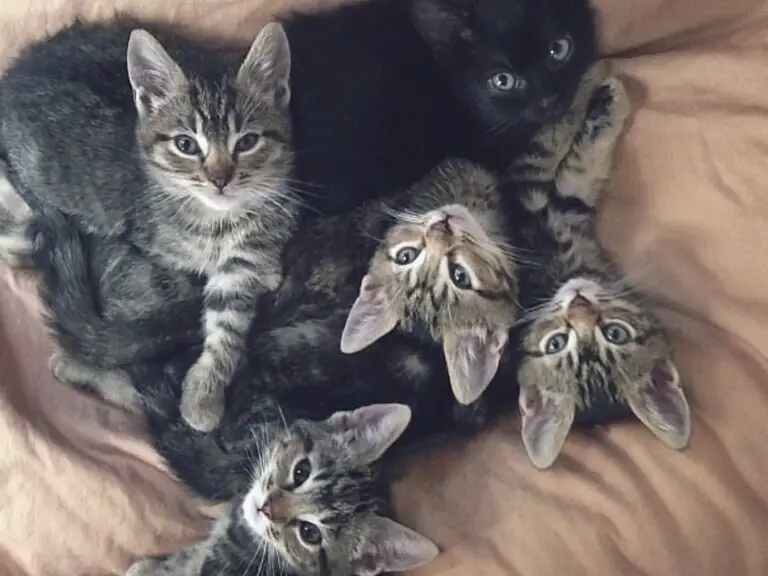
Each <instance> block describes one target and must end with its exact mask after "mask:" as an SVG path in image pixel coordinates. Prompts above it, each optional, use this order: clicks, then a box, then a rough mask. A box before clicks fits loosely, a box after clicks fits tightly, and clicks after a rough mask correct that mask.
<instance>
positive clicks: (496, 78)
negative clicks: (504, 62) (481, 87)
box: [488, 72, 528, 92]
mask: <svg viewBox="0 0 768 576" xmlns="http://www.w3.org/2000/svg"><path fill="white" fill-rule="evenodd" d="M488 86H490V87H491V89H492V90H495V91H496V92H512V91H515V90H525V89H526V88H527V87H528V82H526V80H525V78H522V77H520V76H517V75H516V74H512V73H511V72H497V73H496V74H493V75H492V76H491V77H490V78H488Z"/></svg>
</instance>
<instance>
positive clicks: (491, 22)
mask: <svg viewBox="0 0 768 576" xmlns="http://www.w3.org/2000/svg"><path fill="white" fill-rule="evenodd" d="M285 27H286V32H287V34H288V38H289V41H290V45H291V53H292V71H291V86H292V87H293V99H292V103H291V114H292V118H293V126H294V137H295V142H296V169H297V177H298V179H299V180H301V181H302V182H306V183H309V186H307V193H308V196H309V197H310V198H311V202H312V203H313V205H315V207H317V208H319V209H320V210H321V211H323V212H326V213H338V212H342V211H345V210H348V209H351V208H353V207H355V206H357V205H359V204H360V203H361V201H362V200H363V199H364V197H365V198H373V197H382V196H386V195H389V194H391V193H392V191H394V190H397V189H401V188H404V187H407V186H410V185H411V184H412V183H413V182H416V181H417V180H419V179H420V178H422V177H424V175H425V174H426V173H427V172H429V170H431V169H432V168H433V167H434V166H435V165H437V164H438V163H439V162H441V161H442V160H444V159H445V158H449V157H461V158H467V159H470V160H472V161H474V162H477V163H480V164H482V165H483V166H484V167H486V168H488V169H492V170H498V169H503V168H504V167H506V166H507V164H508V163H509V159H510V158H512V157H514V156H516V155H517V154H518V153H520V152H522V151H523V149H524V148H525V146H526V145H527V143H528V142H529V140H530V139H531V138H532V137H533V135H534V133H535V132H536V131H537V130H538V129H539V128H540V127H541V126H542V125H545V124H547V123H550V122H555V121H557V120H558V119H560V118H562V117H563V115H564V114H565V113H566V111H567V110H568V108H569V106H570V104H571V102H572V99H573V95H574V93H575V91H576V89H577V86H578V85H579V79H580V78H581V76H582V74H583V73H584V72H585V70H586V69H587V67H588V66H589V65H590V64H591V63H592V62H593V61H594V59H595V58H596V56H597V37H596V30H595V15H594V12H593V10H592V9H591V7H590V4H589V2H588V0H546V1H541V0H513V1H499V0H495V1H493V0H366V1H365V2H353V3H347V4H346V5H344V6H341V7H338V8H335V9H333V10H326V11H323V12H314V13H311V14H303V15H296V14H292V15H287V16H286V18H285ZM363 195H364V196H363Z"/></svg>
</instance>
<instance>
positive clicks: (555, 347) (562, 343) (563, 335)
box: [544, 332, 568, 354]
mask: <svg viewBox="0 0 768 576" xmlns="http://www.w3.org/2000/svg"><path fill="white" fill-rule="evenodd" d="M566 346H568V333H567V332H558V333H557V334H553V335H552V336H550V337H549V338H547V341H546V343H545V344H544V352H545V353H546V354H557V353H558V352H562V351H563V350H565V347H566Z"/></svg>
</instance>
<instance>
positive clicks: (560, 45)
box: [548, 34, 573, 64]
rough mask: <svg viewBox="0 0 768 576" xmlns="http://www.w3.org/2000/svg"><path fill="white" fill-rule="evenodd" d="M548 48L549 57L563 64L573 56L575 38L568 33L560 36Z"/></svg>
mask: <svg viewBox="0 0 768 576" xmlns="http://www.w3.org/2000/svg"><path fill="white" fill-rule="evenodd" d="M548 50H549V58H550V59H551V60H552V61H553V62H557V63H558V64H562V63H563V62H566V61H567V60H568V59H569V58H570V57H571V53H572V52H573V40H571V37H570V36H568V35H567V34H566V35H565V36H563V37H562V38H558V39H557V40H554V41H553V42H552V43H550V45H549V48H548Z"/></svg>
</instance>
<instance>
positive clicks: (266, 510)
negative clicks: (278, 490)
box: [258, 500, 272, 520]
mask: <svg viewBox="0 0 768 576" xmlns="http://www.w3.org/2000/svg"><path fill="white" fill-rule="evenodd" d="M258 511H259V512H261V513H262V514H264V516H266V517H267V518H269V519H270V520H272V507H271V506H270V505H269V500H267V501H266V502H264V504H263V505H262V507H261V508H259V509H258Z"/></svg>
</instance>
